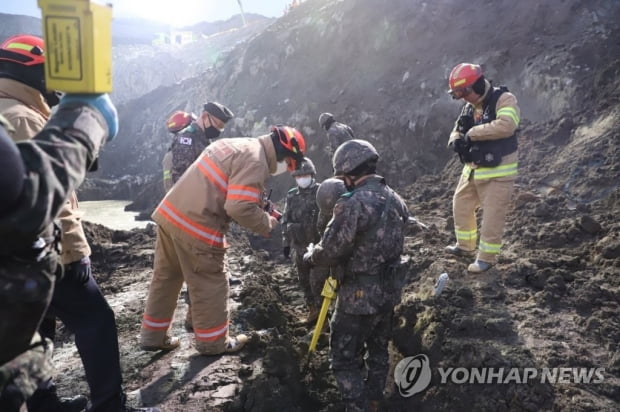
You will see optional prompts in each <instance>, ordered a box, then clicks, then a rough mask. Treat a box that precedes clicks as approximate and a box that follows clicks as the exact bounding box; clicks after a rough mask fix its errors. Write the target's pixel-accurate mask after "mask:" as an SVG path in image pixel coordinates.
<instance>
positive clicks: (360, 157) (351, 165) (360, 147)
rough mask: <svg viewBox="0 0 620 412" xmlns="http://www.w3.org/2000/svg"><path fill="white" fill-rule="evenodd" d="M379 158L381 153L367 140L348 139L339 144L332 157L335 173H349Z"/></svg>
mask: <svg viewBox="0 0 620 412" xmlns="http://www.w3.org/2000/svg"><path fill="white" fill-rule="evenodd" d="M377 159H379V153H377V150H376V149H375V147H374V146H373V145H371V144H370V143H369V142H367V141H366V140H360V139H353V140H348V141H346V142H344V143H343V144H341V145H340V146H338V148H337V149H336V152H335V153H334V158H333V159H332V165H333V167H334V174H335V175H343V174H349V173H351V172H352V171H353V170H355V169H356V168H358V167H359V166H361V165H363V164H364V163H367V162H368V161H372V160H374V161H376V160H377Z"/></svg>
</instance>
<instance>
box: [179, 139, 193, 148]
mask: <svg viewBox="0 0 620 412" xmlns="http://www.w3.org/2000/svg"><path fill="white" fill-rule="evenodd" d="M179 143H180V144H186V145H189V146H191V145H192V138H191V137H179Z"/></svg>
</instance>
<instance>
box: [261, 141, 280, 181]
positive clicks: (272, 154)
mask: <svg viewBox="0 0 620 412" xmlns="http://www.w3.org/2000/svg"><path fill="white" fill-rule="evenodd" d="M258 141H259V142H260V144H261V145H262V146H263V150H264V151H265V155H266V157H267V166H269V173H275V172H276V168H277V163H278V161H277V160H276V149H275V148H274V147H273V142H272V141H271V134H266V135H264V136H260V137H259V138H258Z"/></svg>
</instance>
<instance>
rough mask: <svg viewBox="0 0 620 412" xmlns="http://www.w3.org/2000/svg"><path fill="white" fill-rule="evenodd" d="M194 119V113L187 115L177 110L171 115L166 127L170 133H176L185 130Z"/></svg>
mask: <svg viewBox="0 0 620 412" xmlns="http://www.w3.org/2000/svg"><path fill="white" fill-rule="evenodd" d="M196 119H197V117H196V115H195V114H194V113H187V112H184V111H182V110H177V111H176V112H174V113H172V114H171V115H170V117H169V118H168V120H167V121H166V127H167V128H168V131H169V132H170V133H177V132H179V131H181V130H183V129H185V128H186V127H187V126H189V125H190V123H191V122H192V121H194V120H196Z"/></svg>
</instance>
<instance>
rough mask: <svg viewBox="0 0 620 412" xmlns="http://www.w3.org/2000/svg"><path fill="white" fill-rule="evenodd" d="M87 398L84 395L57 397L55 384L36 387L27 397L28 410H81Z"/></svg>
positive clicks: (55, 411) (52, 411) (50, 411)
mask: <svg viewBox="0 0 620 412" xmlns="http://www.w3.org/2000/svg"><path fill="white" fill-rule="evenodd" d="M87 403H88V399H87V398H86V396H84V395H77V396H73V397H71V398H59V397H58V394H57V393H56V386H55V385H52V386H50V387H49V388H48V389H37V390H36V391H35V392H34V394H33V395H32V396H31V397H30V399H28V401H27V402H26V404H27V405H28V412H81V411H83V410H84V409H85V408H86V404H87Z"/></svg>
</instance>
